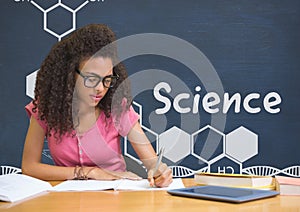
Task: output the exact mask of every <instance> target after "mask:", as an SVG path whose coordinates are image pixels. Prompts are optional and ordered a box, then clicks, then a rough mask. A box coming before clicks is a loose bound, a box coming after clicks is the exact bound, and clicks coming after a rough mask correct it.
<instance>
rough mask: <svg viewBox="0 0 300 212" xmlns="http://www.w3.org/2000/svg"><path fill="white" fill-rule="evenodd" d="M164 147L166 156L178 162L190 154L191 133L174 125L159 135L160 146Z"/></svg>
mask: <svg viewBox="0 0 300 212" xmlns="http://www.w3.org/2000/svg"><path fill="white" fill-rule="evenodd" d="M161 147H164V148H165V153H164V157H165V158H167V159H169V160H170V161H172V162H174V163H176V162H178V161H179V160H181V159H183V158H184V157H185V156H187V155H189V154H190V151H191V148H190V135H189V134H188V133H186V132H184V131H183V130H181V129H179V128H178V127H175V126H174V127H172V128H170V129H169V130H167V131H165V132H163V133H161V134H160V135H159V148H161Z"/></svg>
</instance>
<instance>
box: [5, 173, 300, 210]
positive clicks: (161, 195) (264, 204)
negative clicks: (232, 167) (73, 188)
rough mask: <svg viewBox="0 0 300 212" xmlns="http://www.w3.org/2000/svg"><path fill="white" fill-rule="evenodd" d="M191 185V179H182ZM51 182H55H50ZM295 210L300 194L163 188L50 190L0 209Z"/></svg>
mask: <svg viewBox="0 0 300 212" xmlns="http://www.w3.org/2000/svg"><path fill="white" fill-rule="evenodd" d="M183 182H184V184H185V185H186V186H193V185H194V184H193V179H183ZM51 183H52V184H53V185H55V184H57V182H51ZM1 210H5V211H16V212H20V211H24V212H27V211H29V212H35V211H38V212H43V211H55V212H56V211H63V212H65V211H72V212H76V211H88V212H89V211H103V212H113V211H130V212H134V211H139V212H144V211H146V212H148V211H172V212H174V211H186V212H190V211H197V212H199V211H222V212H223V211H230V212H233V211H267V212H268V211H272V212H273V211H298V212H300V196H277V197H273V198H268V199H262V200H256V201H252V202H247V203H242V204H232V203H225V202H217V201H209V200H201V199H193V198H185V197H176V196H171V195H169V194H168V193H167V192H166V191H96V192H50V193H47V194H45V195H41V196H38V197H35V198H33V199H29V200H27V201H22V202H19V203H6V202H0V211H1Z"/></svg>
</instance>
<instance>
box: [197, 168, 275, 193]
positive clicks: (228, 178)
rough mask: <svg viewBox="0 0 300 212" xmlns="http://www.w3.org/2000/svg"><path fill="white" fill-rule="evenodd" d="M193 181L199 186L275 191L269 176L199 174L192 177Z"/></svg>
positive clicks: (271, 178) (272, 179) (273, 181)
mask: <svg viewBox="0 0 300 212" xmlns="http://www.w3.org/2000/svg"><path fill="white" fill-rule="evenodd" d="M194 180H195V182H196V183H197V184H200V185H217V186H228V187H240V188H255V189H265V190H275V188H276V183H275V178H273V177H271V176H257V175H246V174H222V173H207V172H205V173H204V172H201V173H196V174H195V175H194Z"/></svg>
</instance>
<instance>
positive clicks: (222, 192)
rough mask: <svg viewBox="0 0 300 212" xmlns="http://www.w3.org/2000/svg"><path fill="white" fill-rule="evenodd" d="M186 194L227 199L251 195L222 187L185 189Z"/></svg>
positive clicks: (251, 192)
mask: <svg viewBox="0 0 300 212" xmlns="http://www.w3.org/2000/svg"><path fill="white" fill-rule="evenodd" d="M186 192H193V193H201V194H206V195H216V196H227V197H242V196H249V195H252V194H253V193H254V192H253V191H252V190H249V191H248V190H236V189H231V188H223V187H200V188H192V189H187V190H186Z"/></svg>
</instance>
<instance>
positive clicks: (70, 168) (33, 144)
mask: <svg viewBox="0 0 300 212" xmlns="http://www.w3.org/2000/svg"><path fill="white" fill-rule="evenodd" d="M114 41H115V35H114V33H113V32H112V31H111V30H110V29H109V28H108V27H107V26H106V25H103V24H90V25H87V26H85V27H83V28H80V29H78V30H76V31H75V32H73V33H72V34H71V35H70V36H68V37H67V38H65V39H63V40H62V41H60V42H58V43H57V44H56V45H54V46H53V48H52V49H51V51H50V53H49V55H48V56H47V57H46V59H45V60H44V62H43V63H42V66H41V69H40V70H39V72H38V75H37V80H36V87H35V99H34V100H33V101H32V102H30V103H29V104H28V105H27V106H26V107H25V108H26V111H27V113H28V115H29V117H30V125H29V128H28V132H27V136H26V140H25V145H24V151H23V160H22V172H23V173H24V174H27V175H31V176H33V177H36V178H40V179H43V180H66V179H99V180H114V179H120V178H127V179H139V176H137V175H136V174H134V173H132V172H128V171H126V165H125V162H124V158H123V157H122V154H121V149H120V136H127V138H128V140H129V141H130V143H131V145H132V147H133V149H134V150H135V152H136V153H137V155H138V156H139V158H140V159H141V160H142V161H143V163H144V165H145V167H146V168H147V170H148V180H149V182H150V185H151V186H154V185H155V186H158V187H165V186H168V185H169V184H170V183H171V182H172V172H171V170H170V169H169V168H168V167H167V165H166V164H164V163H161V164H160V165H159V167H158V170H157V171H154V170H155V164H156V161H157V156H156V154H155V152H154V150H153V148H152V146H151V144H150V142H149V140H148V139H147V137H146V136H145V134H144V132H143V130H142V129H141V127H140V124H139V122H138V119H139V117H138V114H137V113H135V111H134V110H133V108H132V106H131V102H132V97H131V95H130V85H129V82H128V79H127V77H128V76H127V73H126V70H125V68H124V66H123V65H122V64H121V63H118V62H117V49H116V45H114ZM45 137H46V139H47V140H48V147H49V149H50V153H51V156H52V158H53V160H54V163H55V165H49V164H43V163H42V162H41V155H42V154H41V153H42V149H43V144H44V139H45ZM154 172H155V173H154Z"/></svg>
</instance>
